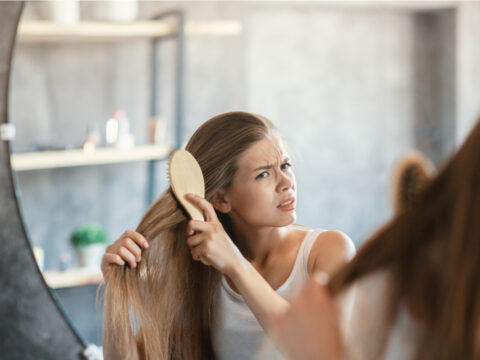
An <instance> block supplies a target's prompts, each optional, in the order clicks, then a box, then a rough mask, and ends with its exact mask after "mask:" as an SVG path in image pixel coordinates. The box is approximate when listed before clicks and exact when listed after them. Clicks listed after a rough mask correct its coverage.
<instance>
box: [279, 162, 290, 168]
mask: <svg viewBox="0 0 480 360" xmlns="http://www.w3.org/2000/svg"><path fill="white" fill-rule="evenodd" d="M291 167H292V164H290V163H288V162H286V163H284V164H282V165H281V166H280V168H281V169H282V170H286V169H288V168H291Z"/></svg>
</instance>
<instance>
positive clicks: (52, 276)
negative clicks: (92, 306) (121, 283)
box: [43, 267, 103, 289]
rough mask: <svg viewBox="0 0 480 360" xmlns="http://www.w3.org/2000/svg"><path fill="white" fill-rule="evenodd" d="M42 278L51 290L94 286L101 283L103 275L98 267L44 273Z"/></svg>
mask: <svg viewBox="0 0 480 360" xmlns="http://www.w3.org/2000/svg"><path fill="white" fill-rule="evenodd" d="M43 277H44V278H45V281H46V283H47V284H48V286H50V287H51V288H53V289H58V288H66V287H73V286H83V285H95V284H100V283H101V282H103V275H102V272H101V271H100V269H99V268H98V267H94V268H90V267H85V268H72V269H68V270H65V271H44V272H43Z"/></svg>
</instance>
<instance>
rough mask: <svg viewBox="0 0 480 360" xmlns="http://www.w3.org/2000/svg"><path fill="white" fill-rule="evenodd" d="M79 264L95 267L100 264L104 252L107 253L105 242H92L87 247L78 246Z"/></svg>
mask: <svg viewBox="0 0 480 360" xmlns="http://www.w3.org/2000/svg"><path fill="white" fill-rule="evenodd" d="M76 251H77V262H78V266H82V267H95V266H100V263H101V262H102V257H103V254H104V253H105V245H104V244H92V245H88V246H85V247H81V248H77V249H76Z"/></svg>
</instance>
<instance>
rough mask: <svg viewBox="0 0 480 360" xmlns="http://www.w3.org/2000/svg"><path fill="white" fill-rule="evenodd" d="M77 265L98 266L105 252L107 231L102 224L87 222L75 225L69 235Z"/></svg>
mask: <svg viewBox="0 0 480 360" xmlns="http://www.w3.org/2000/svg"><path fill="white" fill-rule="evenodd" d="M71 241H72V244H73V246H74V247H75V249H76V252H77V260H78V266H99V265H100V262H101V260H102V256H103V253H104V252H105V244H106V242H107V233H106V231H105V229H104V228H103V226H101V225H99V224H95V223H89V224H85V225H82V226H79V227H77V228H76V229H75V230H74V231H73V234H72V236H71Z"/></svg>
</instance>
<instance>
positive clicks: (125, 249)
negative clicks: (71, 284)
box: [101, 230, 148, 280]
mask: <svg viewBox="0 0 480 360" xmlns="http://www.w3.org/2000/svg"><path fill="white" fill-rule="evenodd" d="M146 248H148V242H147V240H146V239H145V238H144V237H143V235H142V234H140V233H138V232H136V231H133V230H127V231H125V232H124V233H123V234H122V236H120V237H119V238H118V239H117V240H116V241H115V242H114V243H113V244H111V245H109V246H107V248H106V251H105V255H103V258H102V265H101V269H102V273H103V278H104V279H105V280H107V277H108V274H109V272H110V270H111V268H112V266H115V265H118V266H123V265H125V263H128V265H129V266H130V267H131V268H135V267H137V262H139V261H140V260H141V259H142V257H141V255H142V250H143V249H146Z"/></svg>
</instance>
